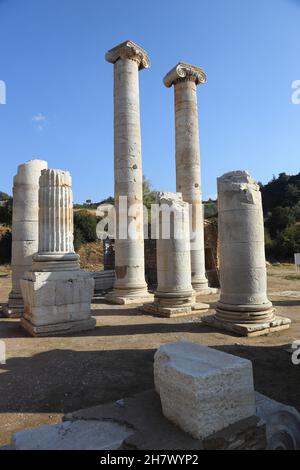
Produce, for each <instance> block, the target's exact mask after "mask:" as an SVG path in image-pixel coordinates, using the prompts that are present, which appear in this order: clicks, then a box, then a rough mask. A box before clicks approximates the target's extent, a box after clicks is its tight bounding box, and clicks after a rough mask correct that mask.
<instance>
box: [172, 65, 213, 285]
mask: <svg viewBox="0 0 300 470" xmlns="http://www.w3.org/2000/svg"><path fill="white" fill-rule="evenodd" d="M203 83H206V75H205V73H204V72H203V70H202V69H200V68H199V67H195V66H194V65H190V64H185V63H179V64H177V65H176V67H174V68H173V69H172V70H171V71H170V72H169V73H168V74H167V75H166V76H165V78H164V84H165V86H166V87H171V86H172V85H174V99H175V143H176V190H177V191H178V192H180V193H182V198H183V200H184V201H185V202H188V203H189V204H190V210H191V217H190V227H191V274H192V286H193V288H194V289H195V290H196V291H197V292H199V293H209V292H210V291H209V289H208V281H207V278H206V274H205V247H204V223H203V208H202V189H201V169H200V144H199V124H198V102H197V85H199V84H203Z"/></svg>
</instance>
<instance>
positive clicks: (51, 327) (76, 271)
mask: <svg viewBox="0 0 300 470" xmlns="http://www.w3.org/2000/svg"><path fill="white" fill-rule="evenodd" d="M33 259H34V263H33V266H32V269H31V270H30V271H28V272H26V273H25V275H24V279H23V280H22V281H21V289H22V294H23V298H24V309H25V311H24V317H23V318H22V320H21V325H22V326H23V328H24V329H26V330H27V331H28V332H29V333H30V334H31V335H32V336H51V335H57V334H65V333H69V332H76V331H82V330H87V329H91V328H93V327H94V326H95V320H94V319H93V318H91V299H92V296H93V292H94V279H93V278H92V275H91V274H90V273H87V272H85V271H82V270H80V267H79V256H78V255H77V254H76V253H75V251H74V246H73V195H72V180H71V176H70V174H69V173H68V172H65V171H61V170H43V171H42V174H41V177H40V189H39V251H38V253H37V254H35V255H34V257H33Z"/></svg>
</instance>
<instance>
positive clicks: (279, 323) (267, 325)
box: [201, 315, 291, 337]
mask: <svg viewBox="0 0 300 470" xmlns="http://www.w3.org/2000/svg"><path fill="white" fill-rule="evenodd" d="M201 320H202V322H203V323H205V324H207V325H209V326H212V327H215V328H217V329H219V330H226V331H230V332H232V333H236V334H238V335H240V336H249V337H251V336H263V335H267V334H269V333H274V332H275V331H281V330H287V329H288V328H289V327H290V324H291V320H290V319H289V318H286V317H278V316H275V317H274V318H273V319H272V320H271V321H266V322H263V323H233V322H229V321H226V320H222V319H219V318H218V317H217V316H216V315H207V316H205V317H202V318H201Z"/></svg>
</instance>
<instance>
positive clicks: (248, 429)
mask: <svg viewBox="0 0 300 470" xmlns="http://www.w3.org/2000/svg"><path fill="white" fill-rule="evenodd" d="M65 419H67V420H74V419H75V420H78V419H79V420H83V419H84V420H109V421H112V422H115V423H119V424H122V423H127V425H128V426H130V428H131V429H132V430H133V431H134V432H133V434H131V435H130V436H128V437H127V438H126V439H125V440H124V443H123V446H122V449H144V450H145V449H155V450H170V449H172V450H187V449H190V450H192V449H194V450H197V449H198V450H200V449H230V448H238V449H249V450H250V449H253V450H254V449H255V450H256V449H264V448H265V446H266V432H265V426H264V424H263V423H262V422H261V420H260V419H259V418H257V417H256V416H251V417H250V418H246V419H244V420H241V421H238V422H237V423H235V424H233V425H230V426H228V427H227V428H224V429H222V431H220V432H218V433H217V434H212V435H210V436H208V437H207V438H206V439H205V440H203V441H201V440H199V439H194V438H193V437H192V436H190V435H189V434H187V433H185V432H184V431H183V430H182V429H180V428H179V427H178V426H175V425H174V424H173V423H172V422H171V421H169V420H168V419H166V418H165V417H164V415H163V413H162V409H161V403H160V398H159V395H158V394H157V393H156V392H155V391H154V390H148V391H146V392H142V393H138V394H136V395H134V396H132V397H128V398H124V399H122V400H118V401H117V402H113V403H107V404H104V405H99V406H95V407H92V408H87V409H85V410H80V411H77V412H74V413H69V414H67V415H66V417H65Z"/></svg>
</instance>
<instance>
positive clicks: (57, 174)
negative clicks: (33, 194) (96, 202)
mask: <svg viewBox="0 0 300 470" xmlns="http://www.w3.org/2000/svg"><path fill="white" fill-rule="evenodd" d="M34 261H35V264H34V270H35V271H39V270H42V271H51V270H66V271H67V270H73V269H79V262H78V261H79V256H78V255H77V254H76V253H75V251H74V244H73V193H72V178H71V175H70V173H69V172H67V171H62V170H44V171H42V174H41V178H40V189H39V252H38V254H37V255H35V256H34Z"/></svg>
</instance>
